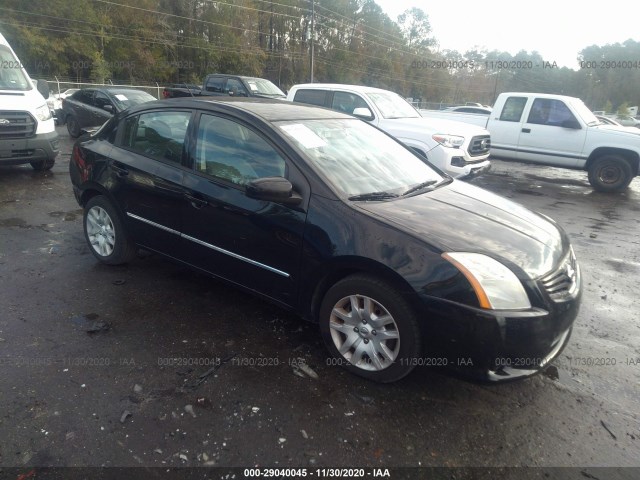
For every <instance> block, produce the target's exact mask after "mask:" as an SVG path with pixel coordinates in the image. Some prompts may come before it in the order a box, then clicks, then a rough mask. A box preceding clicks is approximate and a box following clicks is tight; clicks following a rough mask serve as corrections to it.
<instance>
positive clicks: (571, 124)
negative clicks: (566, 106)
mask: <svg viewBox="0 0 640 480" xmlns="http://www.w3.org/2000/svg"><path fill="white" fill-rule="evenodd" d="M560 126H561V127H562V128H572V129H574V130H580V129H582V127H581V126H580V123H579V122H578V121H577V120H565V121H564V122H562V123H561V124H560Z"/></svg>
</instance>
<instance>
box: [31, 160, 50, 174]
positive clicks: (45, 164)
mask: <svg viewBox="0 0 640 480" xmlns="http://www.w3.org/2000/svg"><path fill="white" fill-rule="evenodd" d="M54 163H56V159H55V158H47V159H45V160H39V161H37V162H31V167H33V169H34V170H37V171H39V172H40V171H44V170H51V167H53V164H54Z"/></svg>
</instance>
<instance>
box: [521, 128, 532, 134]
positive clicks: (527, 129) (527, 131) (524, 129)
mask: <svg viewBox="0 0 640 480" xmlns="http://www.w3.org/2000/svg"><path fill="white" fill-rule="evenodd" d="M522 133H531V129H530V128H523V129H522Z"/></svg>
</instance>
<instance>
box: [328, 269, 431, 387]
mask: <svg viewBox="0 0 640 480" xmlns="http://www.w3.org/2000/svg"><path fill="white" fill-rule="evenodd" d="M319 320H320V333H321V334H322V338H323V340H324V342H325V344H326V346H327V348H328V350H329V352H330V353H331V355H332V356H333V360H332V362H331V363H332V364H333V365H341V366H344V367H345V368H346V369H347V370H349V371H350V372H352V373H354V374H356V375H359V376H361V377H365V378H368V379H370V380H375V381H378V382H394V381H396V380H399V379H401V378H402V377H404V376H405V375H407V374H408V373H409V372H410V371H411V370H412V369H413V367H414V366H415V365H416V362H415V359H416V358H417V357H419V355H420V350H421V347H422V336H421V332H420V328H419V326H418V320H417V316H416V314H415V312H414V310H413V308H412V307H411V306H410V305H409V303H408V302H407V300H406V299H405V298H404V297H403V296H402V295H401V294H400V293H398V291H397V290H396V289H395V288H394V287H392V286H391V285H389V284H388V283H386V282H384V281H382V280H379V279H378V278H375V277H371V276H368V275H359V274H358V275H352V276H349V277H346V278H344V279H342V280H340V281H338V282H337V283H336V284H335V285H333V286H332V287H331V288H330V289H329V290H328V291H327V293H326V294H325V296H324V299H323V301H322V305H321V306H320V318H319Z"/></svg>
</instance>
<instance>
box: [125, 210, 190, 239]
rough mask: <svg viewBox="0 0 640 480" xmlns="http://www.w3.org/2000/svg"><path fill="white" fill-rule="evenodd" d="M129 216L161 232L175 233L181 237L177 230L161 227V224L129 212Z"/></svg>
mask: <svg viewBox="0 0 640 480" xmlns="http://www.w3.org/2000/svg"><path fill="white" fill-rule="evenodd" d="M127 216H128V217H131V218H135V219H136V220H140V221H141V222H144V223H148V224H149V225H153V226H154V227H157V228H159V229H160V230H164V231H165V232H169V233H173V234H175V235H178V236H181V233H180V232H179V231H177V230H174V229H172V228H169V227H165V226H164V225H160V224H159V223H156V222H152V221H151V220H147V219H146V218H142V217H139V216H138V215H134V214H133V213H129V212H127Z"/></svg>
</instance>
